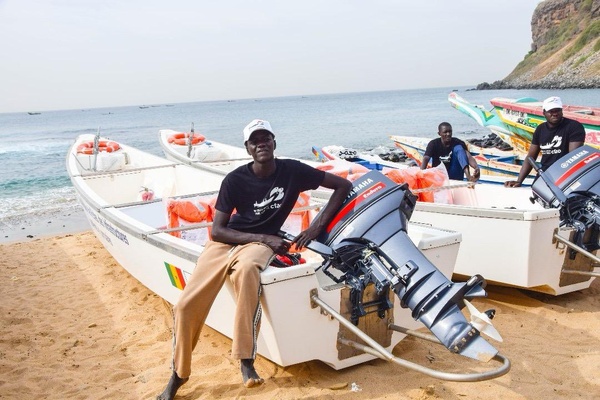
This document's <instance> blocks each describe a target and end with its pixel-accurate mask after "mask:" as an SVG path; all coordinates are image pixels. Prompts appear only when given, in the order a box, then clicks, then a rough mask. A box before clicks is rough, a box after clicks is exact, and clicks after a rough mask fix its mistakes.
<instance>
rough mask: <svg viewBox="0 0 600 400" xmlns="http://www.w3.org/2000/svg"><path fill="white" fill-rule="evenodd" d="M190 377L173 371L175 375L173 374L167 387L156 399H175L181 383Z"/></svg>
mask: <svg viewBox="0 0 600 400" xmlns="http://www.w3.org/2000/svg"><path fill="white" fill-rule="evenodd" d="M188 379H190V378H180V377H179V376H177V372H175V371H173V375H171V379H170V380H169V383H168V384H167V387H166V388H165V390H163V392H162V393H161V394H160V395H158V397H156V400H173V399H174V398H175V394H177V391H178V390H179V388H180V387H181V385H183V384H184V383H186V382H187V381H188Z"/></svg>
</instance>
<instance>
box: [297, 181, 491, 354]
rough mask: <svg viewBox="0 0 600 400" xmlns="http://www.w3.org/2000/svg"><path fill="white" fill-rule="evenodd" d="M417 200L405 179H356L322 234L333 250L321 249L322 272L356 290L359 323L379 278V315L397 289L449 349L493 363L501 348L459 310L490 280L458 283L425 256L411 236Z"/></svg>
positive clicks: (481, 293) (354, 318)
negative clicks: (366, 292) (366, 299)
mask: <svg viewBox="0 0 600 400" xmlns="http://www.w3.org/2000/svg"><path fill="white" fill-rule="evenodd" d="M415 204H416V197H415V196H414V195H413V194H412V193H411V192H410V191H409V190H408V186H407V185H406V184H404V185H402V186H399V185H397V184H396V183H394V182H393V181H391V180H390V179H388V178H387V177H385V176H384V175H383V174H381V173H380V172H378V171H371V172H369V173H367V174H365V175H364V176H363V177H361V178H360V179H358V180H357V181H355V182H354V188H353V189H352V191H351V192H350V194H349V196H348V198H347V199H346V201H345V202H344V204H343V205H342V207H341V208H340V211H339V212H338V214H337V215H336V216H335V217H334V218H333V220H332V222H331V223H330V225H329V226H328V227H327V228H326V230H325V232H324V233H323V234H322V235H321V237H319V238H318V239H317V241H318V242H320V243H317V244H318V245H319V246H320V247H326V248H328V249H330V251H329V253H328V254H327V249H325V250H323V249H322V248H321V250H318V249H317V250H316V251H318V252H319V253H321V254H322V255H323V256H324V258H325V260H326V261H325V263H324V264H323V267H322V268H323V272H324V273H325V274H327V275H328V276H329V277H330V278H331V279H333V280H334V281H336V282H338V283H340V282H344V283H345V284H347V285H348V286H349V287H350V288H351V294H350V298H351V300H352V303H353V310H352V317H351V320H352V322H353V323H354V324H356V323H357V321H358V319H359V318H360V317H361V316H363V315H365V307H364V306H363V304H362V294H363V291H364V289H365V287H366V286H367V285H368V284H370V283H373V284H374V285H375V288H376V291H377V294H378V295H379V299H380V301H379V304H378V307H377V309H378V311H379V316H380V317H383V314H384V311H385V310H386V309H388V308H391V307H392V304H390V302H389V300H388V299H389V296H388V293H389V290H392V291H393V292H394V293H395V294H396V295H397V296H398V298H399V299H400V304H401V306H402V307H404V308H406V307H408V308H409V309H410V310H412V316H413V318H414V319H415V320H419V321H420V322H422V323H423V324H424V325H425V326H426V327H427V328H429V329H430V330H431V332H432V333H433V334H434V335H435V336H436V337H437V338H438V339H439V340H440V342H441V343H442V344H443V345H444V346H445V347H446V348H448V349H449V350H450V351H452V352H454V353H458V354H461V355H464V356H467V357H470V358H473V359H477V360H480V361H489V360H490V359H491V358H493V357H494V356H495V355H496V354H497V353H498V351H497V350H496V349H495V348H494V347H493V346H492V345H491V344H489V343H488V342H487V341H486V340H485V339H483V338H482V337H481V336H480V332H479V331H478V330H477V329H476V328H475V327H473V325H472V324H470V323H469V322H467V320H466V318H465V316H464V315H463V314H462V312H461V311H460V310H461V309H462V308H463V307H464V306H465V303H464V301H463V300H464V299H471V298H474V297H485V296H486V292H485V290H484V289H483V288H484V287H485V281H484V280H483V278H482V277H481V276H479V275H475V276H473V277H472V278H471V279H469V281H468V282H466V283H453V282H451V281H450V280H448V278H446V277H445V276H444V275H443V274H442V273H441V272H440V271H439V270H438V269H437V268H436V267H435V266H434V265H433V264H432V263H431V262H430V261H429V260H428V259H427V258H426V257H425V256H424V255H423V254H422V253H421V251H420V250H419V249H418V248H417V247H416V246H415V245H414V244H413V242H412V241H411V239H410V238H409V237H408V234H407V225H408V220H409V219H410V217H411V215H412V212H413V210H414V207H415ZM323 244H324V245H326V246H323ZM309 247H310V246H309ZM310 248H312V249H313V250H315V248H314V247H310ZM331 268H334V270H333V271H332V270H331ZM335 270H337V272H336V271H335ZM369 308H374V307H372V304H369Z"/></svg>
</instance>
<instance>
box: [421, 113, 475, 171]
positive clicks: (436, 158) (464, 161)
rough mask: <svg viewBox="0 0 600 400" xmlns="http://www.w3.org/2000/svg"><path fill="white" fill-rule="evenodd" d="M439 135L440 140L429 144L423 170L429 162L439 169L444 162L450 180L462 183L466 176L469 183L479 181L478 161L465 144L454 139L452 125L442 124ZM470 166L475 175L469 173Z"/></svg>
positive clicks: (422, 163)
mask: <svg viewBox="0 0 600 400" xmlns="http://www.w3.org/2000/svg"><path fill="white" fill-rule="evenodd" d="M438 135H440V137H439V138H437V139H433V140H432V141H430V142H429V143H428V144H427V148H426V149H425V154H424V155H423V161H422V162H421V169H425V168H427V164H429V160H432V161H431V166H432V167H437V166H438V165H440V163H441V162H442V163H444V166H445V167H446V170H447V171H448V177H449V178H450V179H455V180H459V181H462V180H463V179H464V177H465V175H466V176H467V180H468V181H470V182H475V181H477V180H478V179H479V175H480V172H479V166H478V165H477V161H475V159H474V158H473V156H472V155H471V153H469V151H468V150H467V145H466V144H465V142H463V141H462V140H460V139H458V138H455V137H452V125H450V124H449V123H448V122H442V123H441V124H440V125H439V126H438ZM469 165H470V166H471V167H472V168H473V175H471V173H470V171H469Z"/></svg>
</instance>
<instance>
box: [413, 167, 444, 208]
mask: <svg viewBox="0 0 600 400" xmlns="http://www.w3.org/2000/svg"><path fill="white" fill-rule="evenodd" d="M448 182H449V180H448V172H447V171H446V167H444V164H440V165H439V166H437V167H434V168H427V169H425V170H420V173H419V174H418V175H417V184H418V186H419V189H429V188H438V187H443V186H444V185H447V184H448ZM449 196H450V192H449V191H448V190H432V191H423V192H421V193H419V200H420V201H426V202H429V203H434V202H436V203H449V202H451V201H450V199H451V198H450V197H449Z"/></svg>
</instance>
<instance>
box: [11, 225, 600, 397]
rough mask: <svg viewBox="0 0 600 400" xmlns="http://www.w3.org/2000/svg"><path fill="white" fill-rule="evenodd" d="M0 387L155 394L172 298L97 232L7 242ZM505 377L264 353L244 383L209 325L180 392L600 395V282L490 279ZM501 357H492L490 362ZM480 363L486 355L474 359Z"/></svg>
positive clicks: (416, 343) (453, 360)
mask: <svg viewBox="0 0 600 400" xmlns="http://www.w3.org/2000/svg"><path fill="white" fill-rule="evenodd" d="M0 260H1V261H0V262H1V265H0V279H1V281H2V283H3V287H2V291H1V294H0V309H1V315H2V319H1V325H0V326H1V330H2V334H1V336H0V398H3V399H4V398H6V399H149V398H154V397H155V396H156V394H158V393H159V392H160V391H161V390H162V388H163V386H164V385H165V383H166V381H167V380H168V378H169V376H170V373H171V372H170V370H169V365H170V359H171V329H172V320H171V306H170V305H168V304H167V303H166V302H165V301H164V300H162V299H161V298H159V297H158V296H156V295H155V294H153V293H151V292H150V291H149V290H147V289H146V288H145V287H144V286H142V285H141V284H140V283H138V282H137V281H136V280H135V279H134V278H132V277H131V276H130V275H129V274H128V273H127V272H126V271H125V270H123V269H122V268H121V266H120V265H118V264H117V263H116V262H115V261H114V259H113V258H112V257H111V256H110V255H109V253H108V252H107V251H106V250H105V249H104V248H103V246H102V245H101V244H100V242H98V241H97V240H96V238H95V236H94V235H93V234H92V233H91V232H83V233H77V234H67V235H59V236H52V237H41V238H38V237H36V238H33V239H29V240H24V241H20V242H16V243H4V244H0ZM488 292H489V297H488V298H487V299H484V300H478V301H475V302H474V303H475V304H476V305H477V306H478V308H479V309H487V308H495V309H496V310H497V315H496V318H495V320H494V321H495V326H496V328H497V329H498V331H499V332H500V333H501V334H502V335H503V337H504V342H502V343H495V344H496V346H497V348H498V349H499V350H500V352H501V353H502V354H504V355H506V356H507V357H508V358H509V359H510V360H511V363H512V368H511V371H510V372H509V373H508V374H507V375H505V376H502V377H500V378H496V379H494V380H489V381H484V382H476V383H457V382H446V381H441V380H437V379H434V378H430V377H427V376H424V375H421V374H419V373H417V372H413V371H410V370H407V369H405V368H403V367H400V366H398V365H395V364H389V363H387V362H385V361H381V360H373V361H370V362H367V363H364V364H361V365H358V366H354V367H351V368H348V369H345V370H341V371H335V370H333V369H331V368H330V367H328V366H327V365H325V364H323V363H321V362H319V361H313V362H307V363H302V364H299V365H294V366H290V367H286V368H283V367H280V366H277V365H275V364H273V363H272V362H270V361H268V360H266V359H264V358H260V357H259V358H258V359H257V362H256V366H257V370H258V372H259V373H260V374H261V376H262V377H264V378H265V381H266V382H265V384H264V385H262V386H261V387H258V388H253V389H246V388H244V387H243V386H242V385H241V378H240V373H239V366H238V363H237V362H236V361H235V360H233V359H232V358H231V356H230V348H231V341H230V340H229V339H228V338H227V337H225V336H223V335H221V334H219V333H218V332H216V331H214V330H212V329H210V328H208V327H207V328H205V330H204V331H203V333H202V337H201V342H200V343H199V345H198V347H197V348H196V350H195V353H194V355H195V358H194V362H193V375H192V377H191V379H190V381H189V382H188V383H187V384H186V385H184V386H183V387H182V388H181V390H180V392H179V396H178V398H180V399H233V398H236V399H237V398H255V399H263V398H264V399H267V398H268V399H317V398H318V399H323V398H324V399H327V398H329V399H355V398H356V399H357V398H369V399H575V398H576V399H592V398H599V397H600V281H596V282H594V284H593V285H592V287H591V288H590V289H586V290H583V291H580V292H575V293H570V294H566V295H562V296H559V297H553V296H549V295H542V294H536V293H532V292H527V291H522V290H518V289H512V288H502V287H493V286H488ZM394 354H395V355H396V356H400V357H404V358H406V359H408V360H411V361H414V362H418V363H421V364H426V365H428V366H430V367H433V368H437V369H441V370H445V371H453V372H458V371H459V370H458V369H457V368H460V367H466V368H469V367H470V366H472V365H473V363H471V362H466V361H465V360H464V359H463V358H462V357H459V356H454V355H452V354H450V353H449V352H448V351H447V350H446V349H444V348H442V347H441V346H438V345H435V344H432V343H429V342H424V341H422V340H420V339H414V338H409V339H405V340H403V341H402V342H400V344H399V345H398V346H396V348H395V349H394ZM494 365H495V364H494ZM474 369H475V370H478V371H479V370H484V369H485V365H484V366H483V367H481V365H479V364H478V365H476V366H475V368H474Z"/></svg>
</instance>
